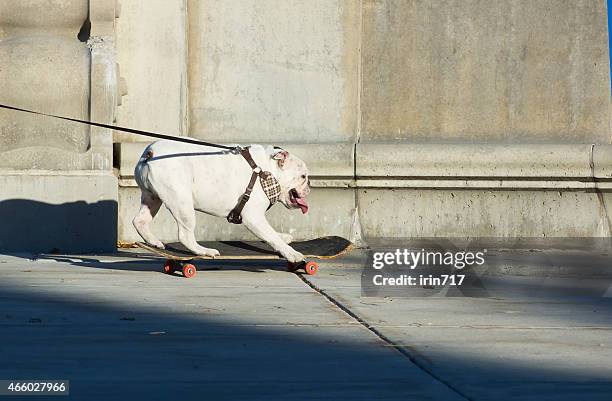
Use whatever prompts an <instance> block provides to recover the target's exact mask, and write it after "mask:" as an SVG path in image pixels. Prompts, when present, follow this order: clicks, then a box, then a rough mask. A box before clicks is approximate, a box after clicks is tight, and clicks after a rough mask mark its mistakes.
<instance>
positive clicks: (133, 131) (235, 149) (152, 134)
mask: <svg viewBox="0 0 612 401" xmlns="http://www.w3.org/2000/svg"><path fill="white" fill-rule="evenodd" d="M0 109H7V110H14V111H22V112H24V113H30V114H35V115H39V116H45V117H52V118H58V119H60V120H66V121H73V122H75V123H81V124H87V125H93V126H95V127H101V128H108V129H114V130H116V131H122V132H128V133H130V134H136V135H143V136H150V137H152V138H158V139H168V140H170V141H176V142H185V143H192V144H195V145H202V146H211V147H214V148H221V149H227V150H231V151H232V152H234V153H239V152H240V149H241V148H240V147H239V146H226V145H218V144H216V143H210V142H204V141H198V140H197V139H192V138H186V137H176V136H172V135H165V134H158V133H155V132H148V131H141V130H137V129H133V128H125V127H118V126H116V125H109V124H101V123H94V122H92V121H85V120H79V119H77V118H70V117H62V116H56V115H53V114H46V113H40V112H38V111H32V110H26V109H20V108H19V107H12V106H6V105H4V104H0Z"/></svg>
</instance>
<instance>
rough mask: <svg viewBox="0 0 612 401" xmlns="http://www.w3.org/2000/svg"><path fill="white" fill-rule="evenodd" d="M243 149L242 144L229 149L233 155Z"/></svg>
mask: <svg viewBox="0 0 612 401" xmlns="http://www.w3.org/2000/svg"><path fill="white" fill-rule="evenodd" d="M243 150H244V148H243V147H242V146H240V145H236V146H234V147H233V148H231V149H230V153H231V154H233V155H239V154H240V153H241V152H242V151H243Z"/></svg>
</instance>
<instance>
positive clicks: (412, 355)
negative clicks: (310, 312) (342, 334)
mask: <svg viewBox="0 0 612 401" xmlns="http://www.w3.org/2000/svg"><path fill="white" fill-rule="evenodd" d="M297 276H298V277H299V278H300V280H302V282H304V284H306V285H307V286H308V287H310V288H312V289H313V290H314V291H316V292H317V293H319V294H320V295H322V296H323V297H324V298H325V299H326V300H327V301H328V302H330V303H331V304H333V305H334V306H335V307H337V308H338V309H340V310H341V311H342V312H344V313H345V314H347V315H348V316H350V317H351V318H352V319H354V320H356V321H357V322H358V323H359V324H360V325H361V326H363V327H364V328H366V329H367V330H369V331H370V332H371V333H373V334H374V335H375V336H376V337H378V338H379V339H380V340H381V341H382V342H384V343H385V346H387V347H391V348H393V349H395V350H396V351H397V352H399V353H400V354H401V355H402V356H404V357H406V358H408V360H410V362H412V363H413V364H414V365H415V366H416V367H417V368H419V369H421V370H422V371H423V372H424V373H425V374H427V375H429V376H430V377H432V378H433V379H434V380H436V381H438V382H440V383H441V384H443V385H444V386H446V387H447V388H449V389H450V390H451V391H453V392H454V393H456V394H457V395H459V396H460V397H462V398H464V399H466V400H469V401H474V399H473V398H471V397H470V396H468V395H467V394H465V393H463V392H462V391H461V390H460V389H458V388H457V387H455V386H454V385H453V384H452V383H450V382H448V381H447V380H445V379H444V378H442V377H440V376H439V375H437V374H436V373H435V372H433V371H432V370H431V369H430V368H428V367H427V366H425V364H424V363H423V360H426V358H425V357H424V356H420V357H417V355H418V351H417V350H415V349H414V348H413V347H411V346H408V345H402V344H396V343H394V342H393V341H391V339H390V338H388V337H387V336H385V335H384V334H383V333H381V332H380V331H379V330H378V329H377V328H376V327H375V326H373V325H371V324H369V323H368V322H367V321H365V320H364V319H363V318H361V317H360V316H359V315H357V314H356V313H355V312H353V311H352V310H350V309H349V308H348V307H347V306H346V305H344V304H343V303H342V302H340V301H339V300H337V299H336V298H334V297H333V296H332V295H330V294H329V293H327V292H326V291H325V290H323V289H321V288H319V287H317V286H316V285H315V284H313V283H312V282H310V281H309V280H308V279H307V278H306V276H304V275H302V274H298V275H297Z"/></svg>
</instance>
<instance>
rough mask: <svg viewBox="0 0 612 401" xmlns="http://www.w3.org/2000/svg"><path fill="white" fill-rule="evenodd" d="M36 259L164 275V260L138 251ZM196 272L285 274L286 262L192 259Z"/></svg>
mask: <svg viewBox="0 0 612 401" xmlns="http://www.w3.org/2000/svg"><path fill="white" fill-rule="evenodd" d="M36 259H37V260H54V261H57V262H62V263H69V264H71V265H73V266H80V267H88V268H94V269H105V270H124V271H142V272H146V271H155V272H159V273H160V274H166V273H165V272H164V269H163V267H164V263H165V259H164V258H163V257H156V256H152V255H149V254H144V253H140V252H129V251H121V250H119V251H117V253H114V254H110V255H105V257H103V258H101V257H95V256H81V255H78V256H77V255H74V256H73V255H54V254H39V255H37V256H36ZM186 263H191V264H194V265H195V266H196V268H197V270H198V271H248V272H252V273H265V272H266V271H270V270H278V271H287V262H286V261H283V260H248V259H223V260H215V259H206V260H203V259H196V260H192V261H190V262H186Z"/></svg>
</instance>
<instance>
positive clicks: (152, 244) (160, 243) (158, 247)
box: [149, 241, 166, 249]
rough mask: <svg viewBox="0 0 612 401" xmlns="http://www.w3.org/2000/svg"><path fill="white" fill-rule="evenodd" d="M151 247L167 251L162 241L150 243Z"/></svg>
mask: <svg viewBox="0 0 612 401" xmlns="http://www.w3.org/2000/svg"><path fill="white" fill-rule="evenodd" d="M149 245H151V246H154V247H155V248H157V249H166V247H165V246H164V244H163V243H162V242H161V241H156V242H153V243H149Z"/></svg>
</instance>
